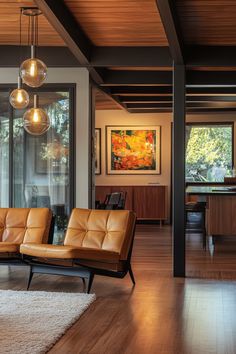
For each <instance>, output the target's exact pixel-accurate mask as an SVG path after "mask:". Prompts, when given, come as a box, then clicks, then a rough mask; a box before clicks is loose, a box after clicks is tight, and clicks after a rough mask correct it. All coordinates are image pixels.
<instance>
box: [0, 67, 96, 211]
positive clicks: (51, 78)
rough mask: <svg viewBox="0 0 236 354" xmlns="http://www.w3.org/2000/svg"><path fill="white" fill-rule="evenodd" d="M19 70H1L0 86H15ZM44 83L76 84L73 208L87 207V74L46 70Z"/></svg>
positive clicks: (80, 69) (68, 70)
mask: <svg viewBox="0 0 236 354" xmlns="http://www.w3.org/2000/svg"><path fill="white" fill-rule="evenodd" d="M17 76H18V68H0V83H1V84H12V83H17ZM46 83H51V84H54V83H70V84H71V83H72V84H73V83H74V84H76V117H75V118H76V134H75V135H76V151H75V155H76V191H75V200H76V203H75V204H76V206H77V207H82V208H87V207H88V205H89V192H88V191H89V188H90V186H89V183H90V182H89V166H90V162H89V159H90V157H89V144H90V141H89V73H88V70H87V69H86V68H49V69H48V79H47V81H46Z"/></svg>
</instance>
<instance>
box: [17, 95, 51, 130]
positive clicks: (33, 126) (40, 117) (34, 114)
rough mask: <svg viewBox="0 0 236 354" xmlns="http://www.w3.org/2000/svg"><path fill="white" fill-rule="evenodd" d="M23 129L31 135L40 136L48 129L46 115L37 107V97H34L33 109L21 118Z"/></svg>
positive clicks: (48, 124) (48, 121) (48, 120)
mask: <svg viewBox="0 0 236 354" xmlns="http://www.w3.org/2000/svg"><path fill="white" fill-rule="evenodd" d="M23 124H24V129H25V130H26V131H27V132H28V133H29V134H31V135H42V134H44V133H46V131H47V130H48V129H49V128H50V119H49V117H48V115H47V113H46V112H45V111H44V110H43V109H41V108H39V107H38V95H34V107H33V108H31V109H29V110H28V111H26V112H25V114H24V116H23Z"/></svg>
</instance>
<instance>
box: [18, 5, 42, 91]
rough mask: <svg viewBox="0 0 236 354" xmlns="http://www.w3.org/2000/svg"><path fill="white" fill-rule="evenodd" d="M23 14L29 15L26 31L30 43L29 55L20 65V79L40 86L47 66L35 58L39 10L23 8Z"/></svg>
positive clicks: (27, 83) (28, 83) (29, 84)
mask: <svg viewBox="0 0 236 354" xmlns="http://www.w3.org/2000/svg"><path fill="white" fill-rule="evenodd" d="M22 13H23V15H26V16H29V28H30V31H29V32H30V33H28V38H29V39H30V40H29V42H30V43H29V44H30V45H31V57H30V58H29V59H26V60H25V61H23V63H22V64H21V66H20V76H21V78H22V81H23V82H24V83H25V84H26V85H28V86H30V87H40V86H41V85H42V84H43V83H44V81H45V79H46V77H47V67H46V65H45V64H44V62H43V61H42V60H40V59H38V58H36V54H35V52H36V46H37V45H38V16H39V15H40V14H41V11H40V10H39V9H38V8H23V9H22Z"/></svg>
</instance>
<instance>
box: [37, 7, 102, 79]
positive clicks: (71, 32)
mask: <svg viewBox="0 0 236 354" xmlns="http://www.w3.org/2000/svg"><path fill="white" fill-rule="evenodd" d="M34 2H35V4H36V5H37V6H38V8H39V9H40V10H41V11H42V13H43V14H44V16H45V17H46V19H47V20H48V22H49V23H50V24H51V25H52V27H53V28H54V29H55V30H56V32H57V33H58V34H59V35H60V36H61V38H62V39H63V40H64V42H65V44H66V45H67V47H68V48H69V50H70V51H71V52H72V53H73V55H74V56H75V58H76V59H77V60H78V62H79V63H80V64H81V65H83V66H87V67H88V70H89V72H90V75H91V77H92V79H93V80H94V81H95V82H96V83H97V84H100V83H102V81H103V80H102V77H101V75H100V74H99V73H98V72H97V71H96V70H95V69H94V68H93V67H92V66H90V62H89V58H90V54H91V51H92V48H93V45H92V42H91V41H90V39H89V38H88V37H87V36H86V34H85V33H84V32H83V30H82V29H81V28H80V26H79V24H78V22H77V21H76V19H75V18H74V17H73V15H72V14H71V12H70V11H69V9H68V7H67V6H66V5H65V3H64V2H63V1H58V0H34Z"/></svg>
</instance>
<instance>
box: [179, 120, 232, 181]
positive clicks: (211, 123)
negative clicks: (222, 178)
mask: <svg viewBox="0 0 236 354" xmlns="http://www.w3.org/2000/svg"><path fill="white" fill-rule="evenodd" d="M188 125H192V126H199V127H204V126H211V125H212V126H213V125H214V126H216V125H221V126H225V125H229V126H231V133H232V146H231V149H232V167H233V166H234V122H233V121H226V122H222V121H221V122H219V121H217V122H187V123H186V126H188ZM185 162H186V154H185ZM185 177H186V176H185ZM185 183H186V186H191V185H194V186H196V185H199V186H201V185H204V186H205V185H224V184H225V183H224V182H185Z"/></svg>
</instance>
